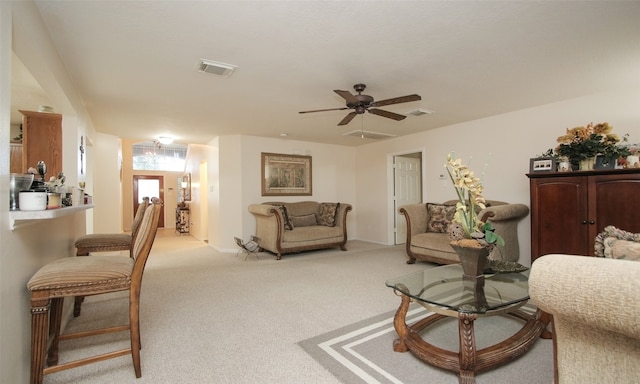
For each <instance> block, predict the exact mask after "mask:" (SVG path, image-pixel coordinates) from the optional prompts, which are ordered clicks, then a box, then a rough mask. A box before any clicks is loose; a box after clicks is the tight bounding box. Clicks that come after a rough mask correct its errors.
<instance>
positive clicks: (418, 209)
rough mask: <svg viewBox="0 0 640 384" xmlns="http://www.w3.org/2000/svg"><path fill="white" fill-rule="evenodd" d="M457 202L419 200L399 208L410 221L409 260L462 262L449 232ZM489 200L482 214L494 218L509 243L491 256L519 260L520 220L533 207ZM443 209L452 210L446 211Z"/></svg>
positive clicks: (490, 219) (495, 224)
mask: <svg viewBox="0 0 640 384" xmlns="http://www.w3.org/2000/svg"><path fill="white" fill-rule="evenodd" d="M457 202H458V200H449V201H445V202H444V203H442V204H432V203H427V204H425V203H419V204H410V205H405V206H402V207H400V209H399V210H398V211H399V212H400V213H401V214H402V215H404V217H405V219H406V221H407V240H406V250H407V257H408V260H407V263H409V264H413V263H415V261H416V259H418V260H421V261H428V262H432V263H438V264H454V263H459V262H460V259H459V258H458V255H457V254H456V252H455V251H454V250H453V248H451V246H450V245H449V242H450V239H449V236H448V235H447V226H448V222H450V220H451V219H452V218H453V212H455V205H456V203H457ZM487 204H488V206H487V208H485V209H483V210H482V211H480V212H479V213H478V215H479V217H480V218H483V217H485V218H486V220H488V221H490V222H491V225H492V226H493V228H494V229H495V231H496V233H497V234H499V235H500V236H502V238H504V240H505V246H504V247H502V246H500V247H495V249H494V250H493V251H492V252H491V254H490V255H489V259H491V260H499V261H518V259H519V258H520V245H519V243H518V222H520V220H522V219H523V218H524V217H526V216H527V215H528V214H529V207H527V206H526V205H524V204H509V203H505V202H503V201H496V200H487ZM447 207H449V208H447ZM443 211H448V213H446V212H445V213H442V212H443ZM445 216H450V217H445Z"/></svg>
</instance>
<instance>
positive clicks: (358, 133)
mask: <svg viewBox="0 0 640 384" xmlns="http://www.w3.org/2000/svg"><path fill="white" fill-rule="evenodd" d="M342 136H354V137H361V138H363V139H376V140H379V139H387V138H389V137H396V135H392V134H390V133H379V132H371V131H363V130H361V129H356V130H354V131H351V132H347V133H343V134H342Z"/></svg>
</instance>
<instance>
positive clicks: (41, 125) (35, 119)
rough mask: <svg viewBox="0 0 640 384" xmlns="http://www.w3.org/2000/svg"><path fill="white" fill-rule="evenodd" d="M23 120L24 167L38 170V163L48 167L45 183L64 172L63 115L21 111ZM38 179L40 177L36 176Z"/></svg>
mask: <svg viewBox="0 0 640 384" xmlns="http://www.w3.org/2000/svg"><path fill="white" fill-rule="evenodd" d="M20 113H22V114H23V115H24V117H23V119H22V167H23V168H24V169H25V172H26V170H27V169H28V168H29V167H33V168H36V166H37V165H38V161H40V160H43V161H44V162H45V164H46V165H47V174H46V177H45V181H49V177H51V176H57V175H58V173H60V172H62V115H60V114H57V113H42V112H31V111H20ZM36 177H38V176H37V175H36Z"/></svg>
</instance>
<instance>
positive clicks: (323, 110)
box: [298, 107, 349, 113]
mask: <svg viewBox="0 0 640 384" xmlns="http://www.w3.org/2000/svg"><path fill="white" fill-rule="evenodd" d="M345 109H349V108H347V107H342V108H328V109H316V110H313V111H300V112H298V113H312V112H325V111H343V110H345Z"/></svg>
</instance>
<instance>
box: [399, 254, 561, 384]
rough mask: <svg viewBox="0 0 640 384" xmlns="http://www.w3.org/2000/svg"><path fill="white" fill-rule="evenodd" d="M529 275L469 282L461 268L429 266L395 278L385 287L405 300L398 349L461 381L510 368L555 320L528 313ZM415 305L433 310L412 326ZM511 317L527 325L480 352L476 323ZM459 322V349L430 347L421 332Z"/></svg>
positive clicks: (491, 276)
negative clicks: (448, 319) (488, 318)
mask: <svg viewBox="0 0 640 384" xmlns="http://www.w3.org/2000/svg"><path fill="white" fill-rule="evenodd" d="M528 279H529V272H528V271H526V272H521V273H505V274H494V275H487V276H486V277H484V278H481V279H480V280H478V281H473V280H468V279H464V278H463V276H462V267H461V266H460V265H459V264H452V265H446V266H442V267H436V268H430V269H427V270H425V271H420V272H416V273H412V274H410V275H406V276H402V277H399V278H395V279H390V280H387V282H386V285H387V286H388V287H390V288H392V289H393V290H394V292H395V293H396V294H398V295H399V296H400V297H401V299H402V301H401V303H400V307H399V308H398V311H397V312H396V315H395V318H394V327H395V329H396V332H397V333H398V339H397V340H395V342H394V345H393V349H394V351H396V352H407V351H411V353H413V355H415V356H416V357H417V358H418V359H420V360H422V361H424V362H426V363H428V364H431V365H434V366H437V367H440V368H443V369H446V370H449V371H453V372H456V373H458V377H459V383H461V384H463V383H464V384H471V383H475V382H476V381H475V374H476V372H481V371H486V370H489V369H491V368H494V367H497V366H499V365H502V364H505V363H507V362H509V361H511V360H513V359H515V358H517V357H519V356H521V355H523V354H524V353H525V352H527V351H528V350H529V349H530V348H531V347H532V346H533V344H534V343H535V342H536V340H537V339H538V338H539V337H543V338H550V337H551V335H550V333H549V332H548V331H547V330H546V328H547V324H548V323H549V321H550V320H551V316H550V315H548V314H546V313H544V312H541V311H540V310H539V309H536V310H535V311H533V313H531V312H532V311H529V312H527V311H524V310H523V309H522V307H523V306H524V305H525V304H526V303H527V301H528V300H529V285H528ZM411 301H415V302H416V303H419V304H420V305H422V306H424V307H425V308H427V309H429V310H431V311H433V312H434V314H433V315H430V316H428V317H426V318H424V319H422V320H420V321H418V322H416V323H415V324H412V325H407V323H406V315H407V312H408V309H409V304H410V303H411ZM496 315H506V316H512V317H515V318H517V319H520V320H522V321H523V322H524V324H523V326H522V328H521V329H520V330H519V331H518V332H516V333H515V334H514V335H513V336H511V337H509V338H507V339H505V340H503V341H501V342H499V343H497V344H495V345H492V346H489V347H486V348H483V349H481V350H477V349H476V341H475V334H474V322H475V320H476V319H477V318H478V317H484V316H496ZM446 317H455V318H457V319H458V330H459V340H460V341H459V346H460V348H459V351H449V350H445V349H442V348H439V347H436V346H434V345H432V344H429V343H428V342H427V341H425V340H424V339H423V338H422V337H421V336H420V332H421V331H422V330H423V329H425V328H426V327H428V326H429V325H431V324H433V323H435V322H436V321H438V320H440V319H443V318H446Z"/></svg>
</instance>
